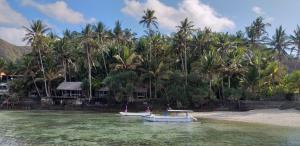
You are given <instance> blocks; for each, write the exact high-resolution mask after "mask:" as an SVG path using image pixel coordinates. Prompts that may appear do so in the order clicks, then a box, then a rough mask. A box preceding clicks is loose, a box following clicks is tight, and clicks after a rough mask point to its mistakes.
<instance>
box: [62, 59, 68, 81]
mask: <svg viewBox="0 0 300 146" xmlns="http://www.w3.org/2000/svg"><path fill="white" fill-rule="evenodd" d="M63 67H64V82H66V81H67V66H66V61H65V60H63Z"/></svg>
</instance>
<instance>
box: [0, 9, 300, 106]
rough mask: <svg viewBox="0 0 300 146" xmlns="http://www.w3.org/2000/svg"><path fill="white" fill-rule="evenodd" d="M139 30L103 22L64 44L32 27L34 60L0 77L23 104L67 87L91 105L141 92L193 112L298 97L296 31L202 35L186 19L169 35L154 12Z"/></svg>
mask: <svg viewBox="0 0 300 146" xmlns="http://www.w3.org/2000/svg"><path fill="white" fill-rule="evenodd" d="M140 24H141V25H143V26H145V29H146V31H145V32H146V33H145V35H143V36H141V37H137V36H136V34H135V33H134V32H132V31H131V30H130V29H128V28H122V25H121V23H120V22H119V21H117V22H116V24H115V27H114V28H111V29H110V28H107V27H106V26H105V25H104V24H103V23H101V22H99V23H97V24H87V25H86V26H85V27H84V28H83V30H82V31H81V32H77V31H70V30H65V31H64V32H63V36H61V37H59V36H57V35H55V34H53V33H52V32H51V31H50V29H49V28H48V27H47V26H46V25H45V24H44V23H43V22H42V21H40V20H37V21H32V23H31V25H30V26H29V27H25V29H26V31H27V34H26V36H25V37H24V40H25V41H27V42H28V44H29V45H30V46H31V48H32V52H31V53H29V54H27V55H25V56H24V57H23V58H22V59H20V60H18V61H16V62H14V63H8V62H5V61H2V60H0V69H1V70H5V71H6V72H8V73H9V74H18V75H23V77H21V78H17V79H15V80H13V82H12V89H13V90H14V91H15V92H16V94H17V95H18V96H20V97H24V96H26V95H27V94H28V92H31V91H36V93H38V94H39V95H40V96H42V97H44V96H48V97H49V96H51V95H53V94H55V88H56V87H57V85H58V83H60V82H62V81H83V83H84V85H83V86H84V87H83V88H84V89H86V90H85V91H86V96H87V97H88V98H92V91H93V90H95V89H97V88H100V87H102V86H108V87H110V89H111V90H112V95H113V96H111V98H114V99H116V100H122V99H124V98H126V97H128V96H125V95H129V96H130V95H132V93H133V91H134V87H137V86H141V87H146V88H147V89H148V98H149V99H160V101H162V102H165V103H171V104H174V105H183V106H193V107H199V106H201V105H202V104H205V103H207V102H209V101H220V102H226V101H238V100H240V99H258V98H268V97H271V96H273V95H282V96H285V95H287V94H289V93H300V84H299V80H300V71H297V70H296V68H297V62H298V59H299V57H300V53H299V52H300V28H299V26H298V27H297V28H296V29H295V31H294V34H293V35H291V36H288V35H287V34H286V32H285V30H284V28H283V27H282V26H280V27H279V28H278V29H276V32H275V33H274V36H269V35H268V33H267V31H266V28H267V27H268V26H270V24H268V23H265V22H264V19H263V18H262V17H258V18H257V19H256V20H255V21H253V23H252V24H251V25H250V26H248V27H246V29H245V31H239V32H237V33H236V34H229V33H222V32H213V31H212V30H211V29H210V28H201V29H198V28H196V27H195V25H194V24H193V22H192V21H190V20H189V19H188V18H185V19H183V20H182V21H181V22H180V23H179V24H178V27H177V31H176V32H174V33H172V34H171V35H166V34H162V33H161V32H159V30H158V25H159V20H158V19H157V17H155V12H154V11H153V10H146V11H145V14H144V16H143V17H142V19H141V21H140ZM287 62H288V63H287ZM291 62H292V65H291Z"/></svg>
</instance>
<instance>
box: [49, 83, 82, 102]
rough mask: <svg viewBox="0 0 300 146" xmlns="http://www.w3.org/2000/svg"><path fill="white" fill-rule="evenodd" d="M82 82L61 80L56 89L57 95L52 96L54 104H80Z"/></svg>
mask: <svg viewBox="0 0 300 146" xmlns="http://www.w3.org/2000/svg"><path fill="white" fill-rule="evenodd" d="M81 85H82V82H62V83H60V84H59V85H58V87H57V88H56V90H57V91H58V93H57V95H58V96H54V97H52V100H53V103H54V104H63V105H65V104H82V101H83V100H82V98H83V97H84V96H83V91H82V88H81Z"/></svg>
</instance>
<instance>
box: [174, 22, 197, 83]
mask: <svg viewBox="0 0 300 146" xmlns="http://www.w3.org/2000/svg"><path fill="white" fill-rule="evenodd" d="M177 27H178V29H179V31H178V34H179V36H181V41H182V46H183V48H184V70H185V84H186V85H187V75H188V70H187V41H188V39H189V38H190V36H191V34H192V31H193V30H194V29H193V27H194V25H193V22H192V21H189V19H188V18H185V19H184V20H183V21H181V22H180V25H179V26H177Z"/></svg>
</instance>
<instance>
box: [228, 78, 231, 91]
mask: <svg viewBox="0 0 300 146" xmlns="http://www.w3.org/2000/svg"><path fill="white" fill-rule="evenodd" d="M230 86H231V75H228V88H229V89H230Z"/></svg>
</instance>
